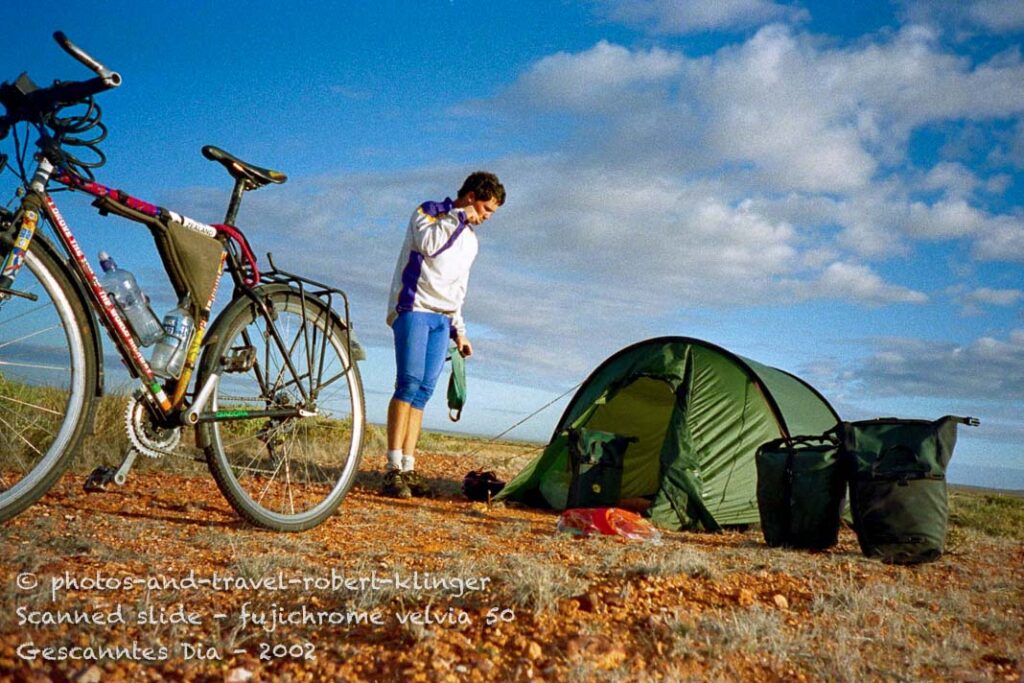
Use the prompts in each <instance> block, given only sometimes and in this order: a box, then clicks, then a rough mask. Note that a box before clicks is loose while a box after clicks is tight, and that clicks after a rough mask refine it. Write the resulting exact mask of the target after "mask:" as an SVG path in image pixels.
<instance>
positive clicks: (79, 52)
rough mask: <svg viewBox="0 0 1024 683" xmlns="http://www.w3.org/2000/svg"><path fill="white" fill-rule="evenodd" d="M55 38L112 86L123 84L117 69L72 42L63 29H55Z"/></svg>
mask: <svg viewBox="0 0 1024 683" xmlns="http://www.w3.org/2000/svg"><path fill="white" fill-rule="evenodd" d="M53 39H54V40H56V41H57V44H58V45H60V46H61V48H63V49H64V51H65V52H67V53H68V54H69V55H71V56H72V57H74V58H75V59H77V60H78V61H79V62H81V63H82V64H84V65H85V66H86V67H88V68H89V69H91V70H92V71H94V72H95V73H96V75H97V76H99V77H100V78H102V79H103V82H104V83H106V84H107V85H108V86H110V87H111V88H116V87H117V86H119V85H121V74H119V73H117V72H116V71H111V70H110V69H108V68H107V67H105V66H103V65H102V64H101V63H100V62H99V60H97V59H96V58H94V57H92V56H91V55H89V54H88V53H87V52H86V51H85V50H83V49H82V48H80V47H78V46H77V45H75V44H74V43H72V42H71V41H70V40H69V39H68V37H67V36H66V35H64V32H63V31H55V32H54V34H53Z"/></svg>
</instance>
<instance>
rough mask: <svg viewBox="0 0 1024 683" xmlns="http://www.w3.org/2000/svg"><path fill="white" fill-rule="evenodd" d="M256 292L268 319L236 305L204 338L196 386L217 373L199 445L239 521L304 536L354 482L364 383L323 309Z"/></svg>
mask: <svg viewBox="0 0 1024 683" xmlns="http://www.w3.org/2000/svg"><path fill="white" fill-rule="evenodd" d="M257 291H258V292H259V293H260V298H261V300H262V301H263V302H264V303H265V304H266V306H267V308H268V309H269V310H270V311H271V312H272V315H271V319H272V320H271V319H268V318H267V317H266V316H265V315H264V314H263V313H262V312H261V311H260V308H259V306H257V305H256V304H254V303H253V302H251V301H249V300H247V299H240V300H238V301H236V302H234V303H233V304H232V305H231V306H229V308H228V309H226V310H225V312H224V313H223V314H222V315H221V317H220V318H219V319H218V321H217V323H216V324H215V326H214V328H213V329H212V330H211V332H210V337H211V338H212V339H214V342H213V344H212V345H211V346H210V347H208V349H207V350H206V352H205V353H204V356H203V362H202V364H201V371H200V373H199V378H198V386H203V385H204V383H205V381H206V378H207V377H208V376H209V375H210V374H211V373H213V372H219V373H221V376H220V379H219V380H218V382H217V389H216V391H215V392H214V394H213V396H212V397H211V399H210V404H209V405H208V406H207V407H206V409H205V412H207V413H210V412H213V413H216V414H217V416H218V417H219V418H220V419H219V420H217V421H213V422H203V423H200V429H201V434H200V439H201V443H204V444H207V445H206V448H205V450H206V458H207V464H208V465H209V467H210V471H211V473H212V474H213V476H214V479H216V481H217V485H218V486H219V487H220V490H221V492H222V493H223V494H224V496H225V497H226V498H227V499H228V501H229V502H230V503H231V505H232V506H233V507H234V508H235V510H236V511H237V512H238V513H239V514H240V515H242V517H244V518H245V519H246V520H248V521H249V522H252V523H253V524H256V525H258V526H262V527H265V528H268V529H274V530H277V531H302V530H305V529H309V528H312V527H314V526H316V525H318V524H320V523H321V522H323V521H324V520H325V519H327V517H329V516H330V515H331V514H332V513H333V512H334V510H335V509H336V508H337V507H338V505H339V504H340V503H341V501H342V499H343V498H344V497H345V494H346V493H347V492H348V489H349V488H350V487H351V485H352V482H353V481H354V479H355V475H356V471H357V470H358V468H359V460H360V457H361V455H362V442H363V432H364V429H365V416H364V407H363V387H362V380H361V379H360V376H359V368H358V366H357V365H356V364H355V362H354V361H353V360H352V359H351V358H350V357H349V353H348V352H349V347H348V343H347V341H348V340H347V332H346V330H345V328H344V327H343V326H342V324H341V323H340V322H339V320H338V318H337V317H336V316H335V315H334V314H333V312H332V311H330V309H328V308H327V307H326V306H324V305H323V304H321V303H320V302H319V301H318V300H316V299H313V298H310V297H308V296H307V297H303V296H302V295H301V294H300V293H299V292H298V290H295V289H293V288H290V287H287V286H280V285H272V286H268V287H264V288H260V289H259V290H257ZM275 333H276V336H275ZM268 411H276V414H274V415H268V414H267V413H268ZM227 418H230V419H227Z"/></svg>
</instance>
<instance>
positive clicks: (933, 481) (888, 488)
mask: <svg viewBox="0 0 1024 683" xmlns="http://www.w3.org/2000/svg"><path fill="white" fill-rule="evenodd" d="M958 423H962V424H968V425H977V424H978V421H977V420H976V419H974V418H972V417H955V416H952V415H947V416H945V417H942V418H939V419H938V420H935V421H934V422H931V421H928V420H902V419H897V418H879V419H877V420H864V421H861V422H843V423H841V424H840V426H839V434H840V438H841V439H842V448H843V452H844V458H845V459H846V465H847V468H848V472H849V477H850V507H851V509H852V512H853V528H854V531H856V532H857V540H858V541H859V542H860V547H861V550H863V551H864V554H865V555H867V556H869V557H878V558H881V559H882V561H883V562H889V563H892V564H917V563H919V562H931V561H933V560H936V559H938V557H939V556H940V555H942V553H943V551H944V550H945V544H946V528H947V523H948V520H949V503H948V494H947V489H946V467H947V466H948V465H949V461H950V458H952V457H953V447H954V446H955V445H956V430H957V424H958Z"/></svg>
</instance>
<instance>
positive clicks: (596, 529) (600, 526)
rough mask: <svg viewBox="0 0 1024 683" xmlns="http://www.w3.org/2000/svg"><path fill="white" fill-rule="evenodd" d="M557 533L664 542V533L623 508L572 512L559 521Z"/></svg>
mask: <svg viewBox="0 0 1024 683" xmlns="http://www.w3.org/2000/svg"><path fill="white" fill-rule="evenodd" d="M558 530H559V531H567V532H569V533H571V534H573V535H576V536H591V535H593V534H602V535H605V536H619V537H621V538H625V539H628V540H630V541H648V542H651V543H659V542H661V532H659V531H658V530H657V529H655V528H654V527H653V526H651V523H650V522H648V521H647V520H646V519H644V518H643V517H641V516H640V515H638V514H636V513H635V512H630V511H628V510H622V509H620V508H573V509H571V510H566V511H565V512H563V513H562V514H561V515H560V516H559V518H558Z"/></svg>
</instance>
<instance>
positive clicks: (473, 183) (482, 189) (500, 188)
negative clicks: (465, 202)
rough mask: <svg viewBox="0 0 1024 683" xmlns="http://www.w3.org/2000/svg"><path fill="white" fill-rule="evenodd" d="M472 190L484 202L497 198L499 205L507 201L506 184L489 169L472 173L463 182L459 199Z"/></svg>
mask: <svg viewBox="0 0 1024 683" xmlns="http://www.w3.org/2000/svg"><path fill="white" fill-rule="evenodd" d="M470 192H472V193H473V196H475V197H476V198H477V199H478V200H480V201H483V202H486V201H490V200H491V199H497V200H498V206H501V205H502V204H504V203H505V186H504V185H502V184H501V181H500V180H498V176H496V175H494V174H493V173H488V172H487V171H476V172H475V173H470V174H469V177H467V178H466V180H465V181H464V182H463V183H462V188H461V189H459V199H461V198H462V197H465V196H466V195H467V194H469V193H470Z"/></svg>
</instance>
